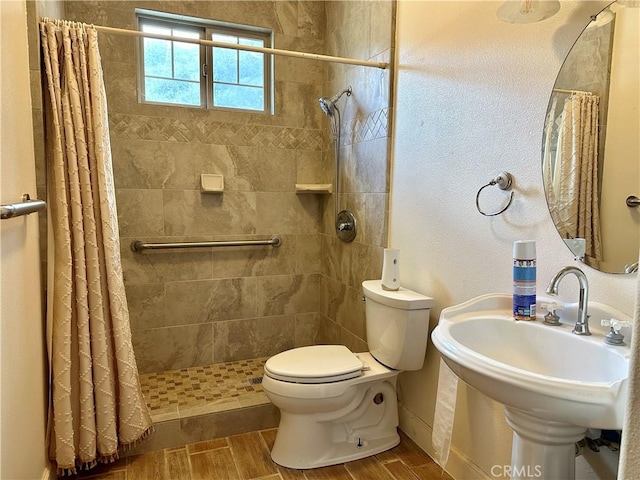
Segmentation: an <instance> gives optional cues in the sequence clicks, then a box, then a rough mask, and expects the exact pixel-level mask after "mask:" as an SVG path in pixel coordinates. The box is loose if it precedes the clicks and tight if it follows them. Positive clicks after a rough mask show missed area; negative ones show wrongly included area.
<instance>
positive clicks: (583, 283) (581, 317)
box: [547, 266, 591, 335]
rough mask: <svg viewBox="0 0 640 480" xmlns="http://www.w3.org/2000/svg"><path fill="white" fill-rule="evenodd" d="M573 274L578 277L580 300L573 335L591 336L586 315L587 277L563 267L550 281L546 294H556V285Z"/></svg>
mask: <svg viewBox="0 0 640 480" xmlns="http://www.w3.org/2000/svg"><path fill="white" fill-rule="evenodd" d="M569 273H573V274H574V275H575V276H576V277H578V282H580V300H579V302H578V321H577V322H576V325H575V326H574V327H573V333H575V334H576V335H591V332H590V331H589V315H587V302H588V299H589V283H588V282H587V276H586V275H585V274H584V272H583V271H582V270H580V269H579V268H578V267H573V266H569V267H563V268H561V269H560V271H559V272H558V273H556V274H555V275H554V276H553V278H552V279H551V281H550V282H549V286H548V287H547V293H548V294H550V295H557V294H558V285H559V284H560V280H562V279H563V278H564V276H565V275H567V274H569Z"/></svg>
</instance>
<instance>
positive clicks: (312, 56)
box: [92, 25, 389, 69]
mask: <svg viewBox="0 0 640 480" xmlns="http://www.w3.org/2000/svg"><path fill="white" fill-rule="evenodd" d="M92 26H93V27H94V28H95V29H96V30H98V31H99V32H105V33H115V34H116V35H128V36H131V37H145V38H155V39H158V40H171V41H179V42H184V43H195V44H198V45H205V46H211V47H224V48H232V49H235V50H246V51H249V52H258V53H269V54H272V55H281V56H284V57H294V58H306V59H308V60H319V61H322V62H333V63H345V64H348V65H358V66H362V67H376V68H382V69H387V68H389V64H388V63H386V62H373V61H369V60H357V59H355V58H344V57H332V56H330V55H321V54H318V53H306V52H297V51H294V50H281V49H278V48H271V47H255V46H252V45H238V44H235V43H226V42H217V41H214V40H202V39H200V38H181V37H172V36H171V35H163V34H160V33H151V32H141V31H139V30H127V29H124V28H114V27H105V26H102V25H92Z"/></svg>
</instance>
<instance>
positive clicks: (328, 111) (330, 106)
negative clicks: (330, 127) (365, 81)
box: [318, 87, 351, 117]
mask: <svg viewBox="0 0 640 480" xmlns="http://www.w3.org/2000/svg"><path fill="white" fill-rule="evenodd" d="M345 93H346V94H347V97H350V96H351V87H348V88H345V89H344V90H342V91H341V92H340V93H336V94H335V95H334V96H333V97H331V98H327V97H320V98H319V99H318V103H320V108H321V109H322V111H323V112H324V114H325V115H326V116H327V117H333V112H334V110H335V109H336V102H337V101H338V100H340V98H341V97H342V96H343V95H344V94H345Z"/></svg>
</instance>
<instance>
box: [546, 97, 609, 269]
mask: <svg viewBox="0 0 640 480" xmlns="http://www.w3.org/2000/svg"><path fill="white" fill-rule="evenodd" d="M598 103H599V98H598V96H596V95H590V94H578V93H574V94H571V96H570V97H569V98H567V99H566V100H565V102H564V108H563V111H562V115H561V117H560V120H559V125H558V129H557V142H554V143H555V147H556V148H555V151H554V149H553V148H551V147H552V145H551V144H552V140H551V136H552V133H553V128H552V122H553V119H552V118H551V116H549V118H548V119H547V127H546V128H547V130H546V134H545V158H544V159H543V176H544V183H545V189H546V191H547V197H548V199H549V202H548V203H549V211H550V212H551V217H552V218H553V221H554V223H555V225H556V227H557V229H558V232H560V236H561V237H562V238H565V239H566V238H584V239H585V242H586V249H585V257H586V260H588V262H587V263H588V264H589V265H591V266H592V267H594V268H597V266H598V264H599V262H600V261H601V260H602V243H601V239H600V208H599V197H600V195H599V182H598V175H599V165H598ZM553 106H554V107H555V102H554V104H553ZM553 110H555V108H552V111H553Z"/></svg>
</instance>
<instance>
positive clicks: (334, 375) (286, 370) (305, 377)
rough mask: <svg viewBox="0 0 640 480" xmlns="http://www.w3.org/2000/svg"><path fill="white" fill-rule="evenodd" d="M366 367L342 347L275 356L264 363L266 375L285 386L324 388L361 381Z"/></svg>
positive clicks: (320, 348)
mask: <svg viewBox="0 0 640 480" xmlns="http://www.w3.org/2000/svg"><path fill="white" fill-rule="evenodd" d="M364 367H365V366H364V364H363V363H362V361H361V360H360V359H359V358H358V357H357V356H356V355H355V354H354V353H352V352H351V350H349V349H348V348H347V347H345V346H343V345H314V346H311V347H299V348H294V349H292V350H287V351H286V352H282V353H279V354H277V355H274V356H273V357H271V358H269V360H267V362H266V363H265V365H264V371H265V374H266V375H267V376H269V377H271V378H273V379H275V380H281V381H283V382H290V383H309V384H321V383H331V382H339V381H342V380H348V379H351V378H356V377H359V376H360V375H362V372H363V370H364Z"/></svg>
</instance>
